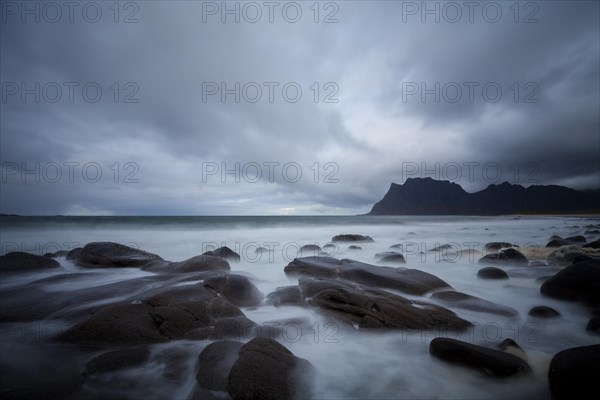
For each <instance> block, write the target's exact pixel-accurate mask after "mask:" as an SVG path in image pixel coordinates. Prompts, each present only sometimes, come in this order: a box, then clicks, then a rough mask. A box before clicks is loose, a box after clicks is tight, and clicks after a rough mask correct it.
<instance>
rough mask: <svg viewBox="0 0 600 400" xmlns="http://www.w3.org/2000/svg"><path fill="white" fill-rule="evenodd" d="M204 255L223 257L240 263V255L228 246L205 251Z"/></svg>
mask: <svg viewBox="0 0 600 400" xmlns="http://www.w3.org/2000/svg"><path fill="white" fill-rule="evenodd" d="M202 255H203V256H213V257H221V258H224V259H226V260H231V261H240V255H239V254H238V253H236V252H235V251H233V250H231V249H230V248H229V247H227V246H223V247H219V248H218V249H216V250H210V251H205V252H204V253H202Z"/></svg>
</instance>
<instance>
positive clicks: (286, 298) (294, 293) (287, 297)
mask: <svg viewBox="0 0 600 400" xmlns="http://www.w3.org/2000/svg"><path fill="white" fill-rule="evenodd" d="M266 303H267V304H270V305H274V306H275V307H279V306H286V305H291V306H299V305H304V297H302V291H301V290H300V288H299V287H298V286H286V287H282V288H277V290H275V291H274V292H272V293H269V294H268V295H267V300H266Z"/></svg>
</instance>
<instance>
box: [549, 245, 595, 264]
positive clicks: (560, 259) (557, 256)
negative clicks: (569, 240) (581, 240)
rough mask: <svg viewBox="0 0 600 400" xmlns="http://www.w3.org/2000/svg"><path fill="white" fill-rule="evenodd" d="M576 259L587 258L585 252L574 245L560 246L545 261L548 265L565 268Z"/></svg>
mask: <svg viewBox="0 0 600 400" xmlns="http://www.w3.org/2000/svg"><path fill="white" fill-rule="evenodd" d="M578 257H584V258H589V256H588V255H587V254H585V252H584V251H583V250H582V249H581V248H580V247H579V246H576V245H567V246H561V247H559V248H557V249H556V250H554V251H553V252H552V253H550V254H549V255H548V257H547V258H546V261H548V264H550V265H558V266H560V267H566V266H568V265H571V264H572V263H573V261H574V260H575V259H576V258H578Z"/></svg>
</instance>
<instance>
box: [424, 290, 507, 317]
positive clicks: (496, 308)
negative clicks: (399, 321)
mask: <svg viewBox="0 0 600 400" xmlns="http://www.w3.org/2000/svg"><path fill="white" fill-rule="evenodd" d="M431 298H432V299H435V300H438V301H440V302H442V303H444V304H445V305H448V306H452V307H455V308H460V309H463V310H471V311H478V312H486V313H490V314H496V315H502V316H505V317H517V316H518V315H519V312H518V311H517V310H515V309H514V308H511V307H507V306H503V305H500V304H496V303H492V302H491V301H487V300H484V299H480V298H479V297H475V296H471V295H468V294H466V293H461V292H454V291H445V292H436V293H434V294H432V295H431Z"/></svg>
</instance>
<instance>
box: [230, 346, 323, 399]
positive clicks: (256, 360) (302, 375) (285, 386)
mask: <svg viewBox="0 0 600 400" xmlns="http://www.w3.org/2000/svg"><path fill="white" fill-rule="evenodd" d="M313 376H314V367H313V366H312V365H311V364H310V363H309V362H308V361H306V360H304V359H302V358H299V357H296V356H294V354H293V353H292V352H291V351H289V350H288V349H286V348H285V347H284V346H282V345H281V344H279V343H277V342H276V341H274V340H271V339H267V338H262V337H259V338H255V339H253V340H251V341H250V342H248V343H246V344H245V345H244V346H243V347H242V348H241V350H240V352H239V357H238V359H237V360H236V361H235V362H234V363H233V366H232V367H231V371H230V372H229V378H228V389H229V394H230V396H231V398H232V399H233V400H246V399H248V400H252V399H261V400H271V399H272V400H279V399H307V398H310V396H311V386H312V385H311V383H312V382H311V381H312V379H313Z"/></svg>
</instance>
